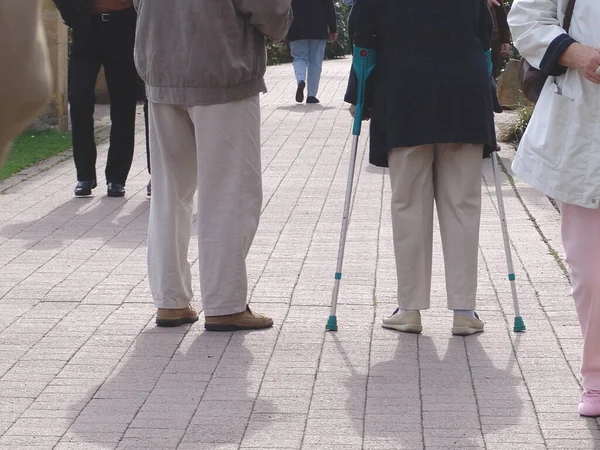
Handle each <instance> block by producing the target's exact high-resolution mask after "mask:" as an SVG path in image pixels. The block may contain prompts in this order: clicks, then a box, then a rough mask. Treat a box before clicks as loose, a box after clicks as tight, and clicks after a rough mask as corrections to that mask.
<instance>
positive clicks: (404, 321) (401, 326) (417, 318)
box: [382, 310, 423, 333]
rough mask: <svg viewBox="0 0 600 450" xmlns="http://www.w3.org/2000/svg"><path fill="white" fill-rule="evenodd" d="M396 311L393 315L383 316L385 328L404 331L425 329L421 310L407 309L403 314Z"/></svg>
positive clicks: (411, 331) (410, 331) (414, 331)
mask: <svg viewBox="0 0 600 450" xmlns="http://www.w3.org/2000/svg"><path fill="white" fill-rule="evenodd" d="M396 311H398V310H396ZM396 311H394V314H392V315H391V316H389V317H384V318H383V320H382V322H383V325H382V326H383V328H390V329H392V330H398V331H402V332H403V333H420V332H422V331H423V325H421V311H407V312H404V313H402V314H396Z"/></svg>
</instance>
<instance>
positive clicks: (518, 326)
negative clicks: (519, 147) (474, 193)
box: [492, 152, 526, 332]
mask: <svg viewBox="0 0 600 450" xmlns="http://www.w3.org/2000/svg"><path fill="white" fill-rule="evenodd" d="M492 170H493V172H494V183H495V185H496V198H497V200H498V214H499V216H500V225H501V227H502V238H503V240H504V252H505V254H506V265H507V267H508V279H509V281H510V290H511V293H512V300H513V309H514V313H515V320H514V326H513V331H515V332H521V331H525V330H526V327H525V322H524V321H523V318H522V317H521V311H520V308H519V298H518V295H517V286H516V276H515V271H514V265H513V259H512V251H511V248H510V237H509V234H508V225H507V223H506V210H505V209H504V197H503V194H502V186H501V184H500V176H499V169H498V155H497V154H496V152H493V153H492Z"/></svg>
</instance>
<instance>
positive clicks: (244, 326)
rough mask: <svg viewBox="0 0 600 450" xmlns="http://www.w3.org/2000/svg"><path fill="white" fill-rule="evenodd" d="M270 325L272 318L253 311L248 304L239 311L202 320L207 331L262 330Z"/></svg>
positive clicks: (271, 324)
mask: <svg viewBox="0 0 600 450" xmlns="http://www.w3.org/2000/svg"><path fill="white" fill-rule="evenodd" d="M272 326H273V319H271V318H270V317H267V316H265V315H264V314H259V313H255V312H253V311H252V310H251V309H250V307H249V306H246V311H242V312H241V313H237V314H228V315H226V316H211V317H207V318H206V321H205V322H204V328H205V329H207V330H208V331H235V330H262V329H263V328H271V327H272Z"/></svg>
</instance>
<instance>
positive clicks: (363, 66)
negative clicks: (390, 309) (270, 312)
mask: <svg viewBox="0 0 600 450" xmlns="http://www.w3.org/2000/svg"><path fill="white" fill-rule="evenodd" d="M352 68H353V69H354V74H355V75H356V78H357V84H358V92H357V97H356V110H355V112H354V125H353V127H352V136H353V138H352V151H351V153H350V169H349V171H348V183H347V185H346V202H345V204H344V216H343V218H342V231H341V235H340V246H339V250H338V259H337V266H336V271H335V283H334V286H333V295H332V299H331V314H330V315H329V320H328V321H327V326H326V327H325V329H326V330H329V331H337V329H338V328H337V317H336V310H337V302H338V294H339V292H340V281H341V279H342V265H343V263H344V247H345V246H346V233H347V232H348V222H349V218H350V206H351V203H352V183H353V181H354V170H355V167H356V153H357V151H358V140H359V136H360V130H361V126H362V118H363V113H364V106H365V90H366V84H367V79H368V78H369V75H371V73H372V72H373V69H374V68H375V50H373V49H368V48H363V47H358V46H356V45H355V46H354V47H353V51H352Z"/></svg>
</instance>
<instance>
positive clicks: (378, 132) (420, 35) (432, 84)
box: [345, 0, 496, 167]
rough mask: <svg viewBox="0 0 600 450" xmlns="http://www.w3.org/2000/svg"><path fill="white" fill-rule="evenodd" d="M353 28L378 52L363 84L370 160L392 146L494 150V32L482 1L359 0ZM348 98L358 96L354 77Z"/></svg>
mask: <svg viewBox="0 0 600 450" xmlns="http://www.w3.org/2000/svg"><path fill="white" fill-rule="evenodd" d="M350 33H351V36H352V39H353V41H354V44H356V45H359V46H362V47H368V48H375V49H376V52H377V63H376V68H375V71H374V72H373V75H372V76H371V78H370V80H369V84H368V89H367V106H368V107H369V108H371V151H370V162H371V163H372V164H374V165H377V166H382V167H387V166H388V159H387V158H388V152H389V151H390V150H391V149H393V148H397V147H414V146H419V145H426V144H436V143H466V144H483V145H485V147H486V153H487V152H489V151H491V150H493V149H495V148H496V137H495V129H494V113H493V104H492V89H491V84H490V83H491V79H490V76H489V73H488V67H487V63H486V59H485V56H484V51H486V50H488V49H489V48H490V39H491V34H492V21H491V15H490V11H489V9H488V7H487V1H486V0H461V1H458V2H449V1H447V0H419V1H410V2H409V1H397V0H358V1H357V2H356V3H355V4H354V7H353V9H352V12H351V14H350ZM345 100H346V101H347V102H348V103H353V104H354V103H355V101H356V78H355V77H354V76H353V75H351V77H350V81H349V83H348V90H347V92H346V97H345Z"/></svg>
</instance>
